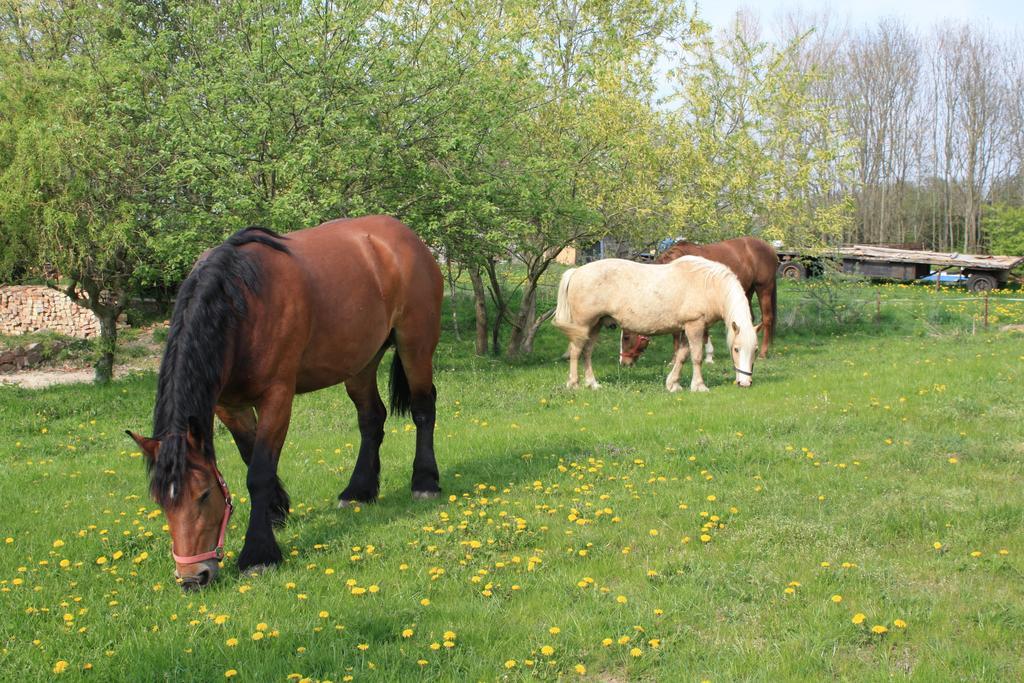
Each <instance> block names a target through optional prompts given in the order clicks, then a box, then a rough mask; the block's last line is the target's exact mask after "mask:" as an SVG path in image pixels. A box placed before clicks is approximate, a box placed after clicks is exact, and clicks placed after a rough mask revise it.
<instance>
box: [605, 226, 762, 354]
mask: <svg viewBox="0 0 1024 683" xmlns="http://www.w3.org/2000/svg"><path fill="white" fill-rule="evenodd" d="M680 256H701V257H703V258H706V259H708V260H709V261H718V262H719V263H724V264H725V265H727V266H729V268H730V269H731V270H732V272H734V273H736V277H738V278H739V280H740V284H741V285H742V286H743V291H744V292H746V294H747V299H751V298H753V296H754V294H755V293H756V294H757V303H758V304H759V305H760V307H761V325H760V327H761V330H762V334H763V342H762V343H761V353H760V356H761V358H764V357H765V356H767V355H768V347H769V346H771V343H772V338H773V337H774V336H775V306H776V297H775V272H776V269H777V268H778V267H779V257H778V256H777V255H776V254H775V250H774V249H773V248H772V246H771V245H770V244H768V243H767V242H765V241H764V240H761V239H758V238H756V237H737V238H736V239H731V240H725V241H724V242H715V243H713V244H707V245H704V246H701V245H699V244H694V243H693V242H687V241H685V240H681V241H679V242H676V243H675V244H673V245H672V246H671V247H669V248H668V249H666V250H665V251H664V252H663V253H662V254H661V255H660V256H659V257H658V258H657V259H655V261H654V262H655V263H668V262H670V261H675V260H676V259H677V258H679V257H680ZM681 337H682V335H680V334H675V335H673V338H674V339H675V346H676V348H677V349H678V348H679V344H680V341H681ZM650 342H651V338H650V337H648V336H646V335H642V334H637V333H636V332H633V331H630V330H626V329H623V330H622V336H621V342H620V345H619V362H620V363H621V364H622V365H627V366H628V365H633V363H635V362H636V359H637V358H639V357H640V355H641V354H643V352H644V351H645V350H646V349H647V346H648V344H650ZM704 343H705V344H706V345H707V346H708V347H710V346H711V345H710V343H708V338H707V331H705V333H704ZM712 350H713V349H710V348H709V350H708V361H707V362H709V363H710V362H714V361H712V360H711V351H712Z"/></svg>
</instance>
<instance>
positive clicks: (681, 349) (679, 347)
mask: <svg viewBox="0 0 1024 683" xmlns="http://www.w3.org/2000/svg"><path fill="white" fill-rule="evenodd" d="M672 337H673V338H674V339H675V342H676V343H675V352H674V353H673V354H672V369H671V370H669V373H668V377H666V378H665V388H666V389H668V390H669V391H670V392H672V393H673V394H674V393H675V392H677V391H682V389H683V388H682V387H681V386H679V374H680V373H681V372H682V371H683V363H685V362H686V357H687V356H688V355H690V346H689V344H684V343H683V341H684V340H685V336H684V335H683V334H682V333H681V332H677V333H675V334H673V335H672Z"/></svg>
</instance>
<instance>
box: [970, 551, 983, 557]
mask: <svg viewBox="0 0 1024 683" xmlns="http://www.w3.org/2000/svg"><path fill="white" fill-rule="evenodd" d="M971 557H981V551H980V550H973V551H971Z"/></svg>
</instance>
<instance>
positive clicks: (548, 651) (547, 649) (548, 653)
mask: <svg viewBox="0 0 1024 683" xmlns="http://www.w3.org/2000/svg"><path fill="white" fill-rule="evenodd" d="M540 653H541V654H542V655H544V656H545V657H550V656H551V655H553V654H555V648H553V647H551V646H550V645H545V646H544V647H542V648H541V649H540Z"/></svg>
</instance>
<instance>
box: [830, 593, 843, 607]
mask: <svg viewBox="0 0 1024 683" xmlns="http://www.w3.org/2000/svg"><path fill="white" fill-rule="evenodd" d="M842 601H843V596H842V595H838V594H837V595H833V596H832V602H834V603H836V604H837V605H838V604H839V603H841V602H842Z"/></svg>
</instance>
